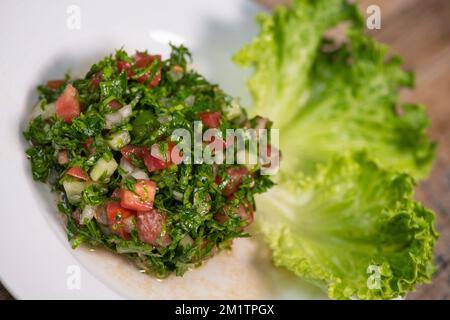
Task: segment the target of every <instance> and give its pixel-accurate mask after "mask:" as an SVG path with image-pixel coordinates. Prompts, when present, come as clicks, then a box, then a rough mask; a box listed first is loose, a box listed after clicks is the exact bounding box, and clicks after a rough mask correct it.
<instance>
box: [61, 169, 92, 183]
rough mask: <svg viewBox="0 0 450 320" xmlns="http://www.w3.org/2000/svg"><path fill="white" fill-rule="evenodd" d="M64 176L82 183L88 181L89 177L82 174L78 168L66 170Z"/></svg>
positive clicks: (84, 173) (81, 170)
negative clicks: (66, 175)
mask: <svg viewBox="0 0 450 320" xmlns="http://www.w3.org/2000/svg"><path fill="white" fill-rule="evenodd" d="M66 174H68V175H69V176H71V177H75V178H78V179H81V180H84V181H87V180H89V176H88V175H87V173H86V172H84V171H83V169H81V168H80V167H71V168H70V169H69V170H67V172H66Z"/></svg>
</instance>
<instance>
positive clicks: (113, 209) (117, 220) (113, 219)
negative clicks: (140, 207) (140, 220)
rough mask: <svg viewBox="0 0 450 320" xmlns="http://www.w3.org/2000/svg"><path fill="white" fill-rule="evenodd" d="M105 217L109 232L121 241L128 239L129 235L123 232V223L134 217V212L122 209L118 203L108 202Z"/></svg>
mask: <svg viewBox="0 0 450 320" xmlns="http://www.w3.org/2000/svg"><path fill="white" fill-rule="evenodd" d="M106 215H107V217H108V224H109V228H110V230H111V231H112V232H113V233H115V234H117V235H118V236H119V237H121V238H122V239H125V240H127V239H129V238H130V235H129V233H128V232H126V231H125V229H124V225H123V221H124V220H125V219H126V218H128V217H130V216H132V215H135V212H133V211H131V210H128V209H126V208H123V207H122V206H121V205H120V203H119V202H118V201H108V202H107V203H106ZM118 215H120V216H118Z"/></svg>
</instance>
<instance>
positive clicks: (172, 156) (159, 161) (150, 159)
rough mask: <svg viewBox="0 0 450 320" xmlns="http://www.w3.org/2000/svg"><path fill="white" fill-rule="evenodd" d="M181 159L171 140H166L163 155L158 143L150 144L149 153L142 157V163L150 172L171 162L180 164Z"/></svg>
mask: <svg viewBox="0 0 450 320" xmlns="http://www.w3.org/2000/svg"><path fill="white" fill-rule="evenodd" d="M182 161H183V157H182V156H181V155H180V152H179V151H178V148H177V147H176V146H175V144H174V143H173V142H172V141H168V142H167V151H166V155H165V156H164V155H163V154H162V153H161V149H160V145H159V144H158V143H155V144H153V145H152V148H151V151H150V153H148V154H146V155H145V157H144V163H145V165H146V167H147V169H148V171H150V172H153V171H158V170H162V169H164V168H166V167H168V166H170V165H172V164H180V163H181V162H182Z"/></svg>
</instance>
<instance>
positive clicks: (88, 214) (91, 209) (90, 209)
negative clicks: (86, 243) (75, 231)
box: [80, 205, 97, 224]
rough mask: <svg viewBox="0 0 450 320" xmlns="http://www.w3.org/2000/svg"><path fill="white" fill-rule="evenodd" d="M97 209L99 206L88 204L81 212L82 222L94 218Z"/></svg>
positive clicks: (84, 222)
mask: <svg viewBox="0 0 450 320" xmlns="http://www.w3.org/2000/svg"><path fill="white" fill-rule="evenodd" d="M96 210H97V206H90V205H86V206H85V207H84V209H83V211H82V212H81V216H80V224H86V222H88V221H90V220H92V218H93V217H94V215H95V211H96Z"/></svg>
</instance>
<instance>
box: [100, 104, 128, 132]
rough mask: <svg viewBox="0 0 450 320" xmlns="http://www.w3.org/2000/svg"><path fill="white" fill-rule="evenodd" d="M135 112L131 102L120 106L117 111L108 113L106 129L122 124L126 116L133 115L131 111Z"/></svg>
mask: <svg viewBox="0 0 450 320" xmlns="http://www.w3.org/2000/svg"><path fill="white" fill-rule="evenodd" d="M132 112H133V109H132V108H131V106H130V105H129V104H127V105H126V106H124V107H122V108H120V109H119V110H117V111H116V112H113V113H108V114H106V115H105V128H106V129H112V128H114V127H115V126H116V125H118V124H120V123H121V122H122V121H124V120H125V119H126V118H128V117H129V116H131V113H132Z"/></svg>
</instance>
